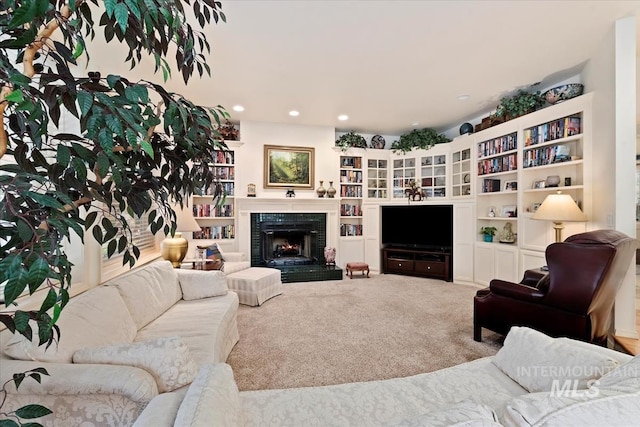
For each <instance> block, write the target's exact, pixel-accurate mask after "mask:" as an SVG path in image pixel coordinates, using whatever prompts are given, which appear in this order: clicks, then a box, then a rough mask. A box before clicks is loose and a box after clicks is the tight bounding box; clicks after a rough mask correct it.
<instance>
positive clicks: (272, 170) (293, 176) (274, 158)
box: [264, 145, 315, 189]
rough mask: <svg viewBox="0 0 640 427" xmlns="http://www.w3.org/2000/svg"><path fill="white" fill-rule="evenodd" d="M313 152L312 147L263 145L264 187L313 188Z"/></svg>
mask: <svg viewBox="0 0 640 427" xmlns="http://www.w3.org/2000/svg"><path fill="white" fill-rule="evenodd" d="M314 154H315V149H314V148H312V147H310V148H307V147H283V146H279V145H265V146H264V187H265V188H309V189H313V183H314V177H313V173H314V170H313V169H314Z"/></svg>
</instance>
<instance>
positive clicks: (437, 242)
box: [381, 205, 453, 252]
mask: <svg viewBox="0 0 640 427" xmlns="http://www.w3.org/2000/svg"><path fill="white" fill-rule="evenodd" d="M381 209H382V216H381V219H382V221H381V222H382V244H383V246H385V247H398V248H416V249H433V250H439V251H440V250H441V251H445V252H451V250H452V248H453V206H452V205H412V206H382V207H381Z"/></svg>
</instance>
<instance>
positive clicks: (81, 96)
mask: <svg viewBox="0 0 640 427" xmlns="http://www.w3.org/2000/svg"><path fill="white" fill-rule="evenodd" d="M78 105H80V114H81V115H82V117H84V116H86V115H87V113H88V112H89V111H90V110H91V106H92V105H93V95H91V94H90V93H89V92H84V91H79V92H78Z"/></svg>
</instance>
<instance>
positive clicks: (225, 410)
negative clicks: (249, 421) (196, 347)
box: [173, 363, 244, 427]
mask: <svg viewBox="0 0 640 427" xmlns="http://www.w3.org/2000/svg"><path fill="white" fill-rule="evenodd" d="M173 425H174V427H193V426H205V425H207V426H220V427H224V426H229V427H236V426H242V425H244V419H243V416H242V407H241V404H240V393H239V392H238V386H237V385H236V382H235V380H234V379H233V371H232V370H231V366H229V365H227V364H224V363H217V364H206V365H203V366H202V367H201V368H200V371H199V372H198V376H197V377H196V379H195V380H194V381H193V383H192V384H191V385H190V386H189V390H188V391H187V395H186V396H185V397H184V400H183V401H182V404H180V409H178V414H177V415H176V420H175V423H174V424H173Z"/></svg>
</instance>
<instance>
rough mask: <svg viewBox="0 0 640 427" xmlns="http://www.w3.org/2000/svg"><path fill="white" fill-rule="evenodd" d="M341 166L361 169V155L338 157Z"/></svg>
mask: <svg viewBox="0 0 640 427" xmlns="http://www.w3.org/2000/svg"><path fill="white" fill-rule="evenodd" d="M340 163H341V165H340V166H341V167H343V168H356V169H362V157H345V156H342V157H341V158H340Z"/></svg>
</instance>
